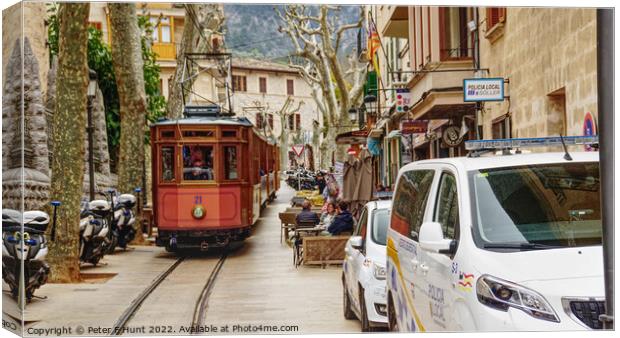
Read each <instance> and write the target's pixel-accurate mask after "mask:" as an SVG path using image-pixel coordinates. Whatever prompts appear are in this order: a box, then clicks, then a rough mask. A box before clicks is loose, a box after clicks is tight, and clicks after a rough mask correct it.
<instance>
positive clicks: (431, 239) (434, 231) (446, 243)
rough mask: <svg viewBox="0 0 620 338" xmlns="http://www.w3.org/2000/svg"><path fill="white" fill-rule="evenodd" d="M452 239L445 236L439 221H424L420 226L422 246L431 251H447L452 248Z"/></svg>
mask: <svg viewBox="0 0 620 338" xmlns="http://www.w3.org/2000/svg"><path fill="white" fill-rule="evenodd" d="M451 243H452V240H451V239H444V238H443V230H441V224H439V223H437V222H426V223H422V226H421V227H420V247H422V249H424V250H426V251H431V252H439V253H443V252H447V251H449V250H450V244H451Z"/></svg>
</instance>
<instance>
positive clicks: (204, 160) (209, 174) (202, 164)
mask: <svg viewBox="0 0 620 338" xmlns="http://www.w3.org/2000/svg"><path fill="white" fill-rule="evenodd" d="M183 179H184V180H186V181H187V180H189V181H211V180H213V179H214V175H213V146H203V145H186V146H183Z"/></svg>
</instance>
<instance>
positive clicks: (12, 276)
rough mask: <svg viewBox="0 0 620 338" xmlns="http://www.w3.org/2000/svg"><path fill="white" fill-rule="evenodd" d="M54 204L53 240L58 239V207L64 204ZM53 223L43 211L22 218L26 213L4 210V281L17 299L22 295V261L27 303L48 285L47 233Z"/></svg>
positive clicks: (27, 212) (27, 213)
mask: <svg viewBox="0 0 620 338" xmlns="http://www.w3.org/2000/svg"><path fill="white" fill-rule="evenodd" d="M51 204H52V206H53V207H54V214H53V220H54V221H53V223H52V230H51V232H52V237H54V236H55V229H56V208H57V207H58V206H60V202H58V201H53V202H52V203H51ZM22 217H23V222H24V227H23V231H22V228H21V222H22V220H21V219H22ZM49 222H50V218H49V215H48V214H47V213H45V212H43V211H38V210H33V211H26V212H24V213H23V216H22V213H21V212H19V211H17V210H12V209H4V210H2V243H3V246H2V279H3V280H4V281H5V282H6V283H7V284H8V285H9V287H10V289H11V294H12V295H13V297H15V298H16V297H17V296H18V295H19V279H20V275H21V266H22V264H21V263H22V261H23V263H24V271H23V273H24V291H25V296H26V299H27V301H30V300H31V299H32V297H33V296H34V292H35V290H36V289H38V288H39V287H41V286H42V285H43V284H45V283H46V282H47V277H48V275H49V273H50V267H49V265H48V264H47V262H46V261H45V257H46V256H47V251H48V247H47V240H46V238H45V231H46V230H47V226H48V224H49ZM52 240H53V238H52Z"/></svg>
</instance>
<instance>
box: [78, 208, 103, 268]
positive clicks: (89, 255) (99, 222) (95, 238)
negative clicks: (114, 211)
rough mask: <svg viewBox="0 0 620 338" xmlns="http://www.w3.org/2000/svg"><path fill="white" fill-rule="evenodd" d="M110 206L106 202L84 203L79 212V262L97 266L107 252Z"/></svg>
mask: <svg viewBox="0 0 620 338" xmlns="http://www.w3.org/2000/svg"><path fill="white" fill-rule="evenodd" d="M110 212H111V211H110V205H109V204H108V201H106V200H93V201H90V202H85V203H84V206H83V208H82V211H81V212H80V261H81V262H83V263H91V264H93V265H97V263H99V261H100V260H101V258H103V256H104V255H105V254H106V253H107V252H108V250H109V247H110V245H111V243H110V239H109V232H110V227H109V214H110Z"/></svg>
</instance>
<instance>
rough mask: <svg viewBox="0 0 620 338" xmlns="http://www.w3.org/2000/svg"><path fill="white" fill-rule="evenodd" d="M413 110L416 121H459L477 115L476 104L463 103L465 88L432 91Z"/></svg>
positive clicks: (425, 94)
mask: <svg viewBox="0 0 620 338" xmlns="http://www.w3.org/2000/svg"><path fill="white" fill-rule="evenodd" d="M422 97H423V98H422V100H420V101H418V102H417V103H416V104H415V105H414V106H413V107H412V108H411V112H412V113H413V114H412V117H413V119H415V120H434V119H451V118H453V119H458V120H460V119H461V118H462V117H463V115H470V114H474V113H475V107H476V105H475V103H473V102H463V88H462V87H461V88H441V90H439V89H438V90H430V91H428V92H426V93H424V95H423V96H422Z"/></svg>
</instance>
